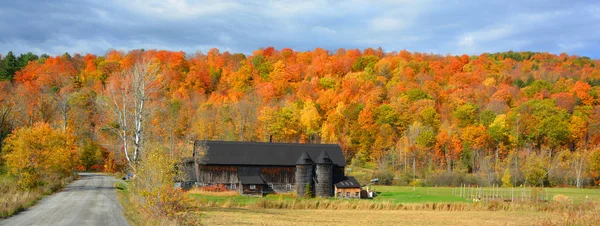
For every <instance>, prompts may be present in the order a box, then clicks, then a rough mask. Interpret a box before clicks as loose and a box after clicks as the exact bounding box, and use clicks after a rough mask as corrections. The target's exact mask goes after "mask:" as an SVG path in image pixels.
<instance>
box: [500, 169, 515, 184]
mask: <svg viewBox="0 0 600 226" xmlns="http://www.w3.org/2000/svg"><path fill="white" fill-rule="evenodd" d="M511 179H512V176H511V175H510V170H508V169H507V170H504V175H503V176H502V187H512V186H513V184H512V181H511Z"/></svg>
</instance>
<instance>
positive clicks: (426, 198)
mask: <svg viewBox="0 0 600 226" xmlns="http://www.w3.org/2000/svg"><path fill="white" fill-rule="evenodd" d="M373 188H374V189H375V191H376V192H377V193H378V196H377V197H375V198H374V199H372V200H348V201H350V202H390V203H455V202H463V203H471V202H473V199H472V198H468V197H469V193H467V195H465V196H466V197H459V195H460V192H459V188H452V187H403V186H373ZM467 189H468V188H467ZM467 189H465V190H467ZM481 191H482V192H483V194H487V195H488V196H489V195H491V194H494V195H497V197H498V198H500V197H502V199H506V200H510V199H511V198H513V197H514V198H515V199H519V198H522V197H523V195H524V196H525V197H531V196H535V197H536V198H538V199H546V200H552V199H553V197H554V196H555V195H564V196H566V197H568V198H570V199H572V203H573V204H579V203H585V202H600V189H577V188H535V190H534V189H532V188H525V189H523V188H492V187H486V188H482V189H481ZM532 193H533V195H532ZM189 196H190V197H192V198H195V199H197V200H199V201H201V202H214V203H216V204H225V203H228V204H230V205H234V206H247V205H251V204H256V203H257V202H259V201H264V200H269V201H282V200H283V201H285V200H293V199H294V197H293V196H292V195H267V196H265V197H249V196H240V195H237V193H235V192H230V193H227V194H214V195H212V194H211V193H206V192H203V193H201V194H189ZM330 200H336V199H330Z"/></svg>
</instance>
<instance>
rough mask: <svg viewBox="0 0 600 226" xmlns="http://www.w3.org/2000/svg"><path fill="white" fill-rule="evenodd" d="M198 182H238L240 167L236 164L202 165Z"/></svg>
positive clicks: (203, 183) (201, 183)
mask: <svg viewBox="0 0 600 226" xmlns="http://www.w3.org/2000/svg"><path fill="white" fill-rule="evenodd" d="M199 168H200V170H199V176H198V183H199V184H200V185H201V186H203V185H211V184H237V183H239V182H240V181H239V179H238V167H235V166H200V167H199Z"/></svg>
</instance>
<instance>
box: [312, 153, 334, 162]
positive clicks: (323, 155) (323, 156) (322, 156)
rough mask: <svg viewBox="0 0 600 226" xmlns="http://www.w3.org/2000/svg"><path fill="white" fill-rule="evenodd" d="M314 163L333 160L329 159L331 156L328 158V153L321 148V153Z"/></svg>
mask: <svg viewBox="0 0 600 226" xmlns="http://www.w3.org/2000/svg"><path fill="white" fill-rule="evenodd" d="M316 163H317V164H333V161H331V158H329V155H328V154H327V152H326V151H325V150H323V151H321V154H320V155H319V157H318V158H317V162H316Z"/></svg>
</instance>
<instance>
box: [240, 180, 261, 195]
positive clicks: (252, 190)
mask: <svg viewBox="0 0 600 226" xmlns="http://www.w3.org/2000/svg"><path fill="white" fill-rule="evenodd" d="M239 180H240V193H242V195H260V196H262V195H263V190H264V186H265V181H264V180H263V179H262V177H261V176H239Z"/></svg>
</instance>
